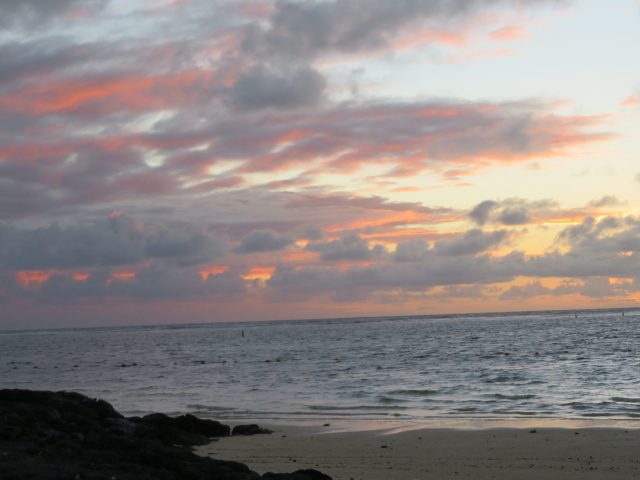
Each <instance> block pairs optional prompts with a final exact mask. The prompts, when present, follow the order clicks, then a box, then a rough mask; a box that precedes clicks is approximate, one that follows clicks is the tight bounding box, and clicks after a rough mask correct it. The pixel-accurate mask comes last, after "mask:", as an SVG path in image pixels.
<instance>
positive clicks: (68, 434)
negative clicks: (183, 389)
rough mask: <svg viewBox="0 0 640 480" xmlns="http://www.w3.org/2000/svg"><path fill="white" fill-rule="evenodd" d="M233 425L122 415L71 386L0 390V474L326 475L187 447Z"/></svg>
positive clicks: (103, 478)
mask: <svg viewBox="0 0 640 480" xmlns="http://www.w3.org/2000/svg"><path fill="white" fill-rule="evenodd" d="M227 435H229V427H228V426H226V425H222V424H220V423H218V422H214V421H212V420H203V419H199V418H197V417H194V416H193V415H183V416H180V417H176V418H171V417H168V416H166V415H163V414H153V415H147V416H146V417H143V418H125V417H124V416H122V415H121V414H120V413H118V412H117V411H116V410H115V409H114V408H113V407H112V406H111V405H110V404H109V403H107V402H105V401H103V400H96V399H91V398H88V397H85V396H84V395H80V394H78V393H71V392H42V391H41V392H38V391H29V390H0V478H1V479H2V480H23V479H29V480H50V479H59V480H67V479H68V480H74V479H86V480H109V479H112V478H116V479H118V480H156V479H159V480H212V479H216V480H260V479H261V478H271V479H278V480H327V479H329V478H330V477H327V476H326V475H323V474H321V473H320V472H316V471H315V470H300V471H298V472H294V473H279V474H270V475H271V476H263V477H261V476H260V475H259V474H257V473H256V472H253V471H251V470H249V468H248V467H247V466H246V465H243V464H241V463H237V462H228V461H223V460H214V459H212V458H208V457H200V456H198V455H196V454H195V453H193V452H192V451H191V450H190V449H189V448H186V447H184V446H180V445H193V444H195V443H194V442H195V441H196V440H197V441H198V442H202V441H208V439H209V438H211V437H217V436H227ZM177 444H180V445H177Z"/></svg>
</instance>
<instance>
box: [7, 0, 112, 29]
mask: <svg viewBox="0 0 640 480" xmlns="http://www.w3.org/2000/svg"><path fill="white" fill-rule="evenodd" d="M106 3H107V2H106V0H0V11H2V16H0V26H2V27H11V26H16V25H17V26H20V27H30V28H34V27H37V26H39V25H42V24H44V23H47V22H49V21H51V20H52V19H55V18H60V17H62V16H63V15H65V14H69V13H70V12H72V11H74V10H76V11H86V10H87V9H96V8H101V7H103V6H104V5H105V4H106Z"/></svg>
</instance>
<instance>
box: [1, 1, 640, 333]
mask: <svg viewBox="0 0 640 480" xmlns="http://www.w3.org/2000/svg"><path fill="white" fill-rule="evenodd" d="M27 3H28V5H27V6H25V8H24V9H15V11H14V12H13V11H12V12H9V13H8V14H5V13H3V17H4V18H3V19H2V20H0V25H1V26H2V28H3V29H4V31H5V33H6V34H5V35H3V36H2V37H1V38H2V39H1V40H0V50H1V51H2V52H3V53H2V58H5V59H8V62H6V64H5V67H4V68H3V69H2V71H1V72H0V79H1V80H2V82H0V83H1V86H0V123H1V124H2V128H1V129H0V305H2V315H1V316H0V317H1V318H0V328H6V329H8V328H22V327H24V328H31V327H35V326H40V327H49V326H65V325H89V324H92V322H93V321H92V320H91V319H90V318H91V315H90V312H91V311H93V310H95V311H99V310H100V309H102V308H103V307H104V306H105V305H108V306H109V315H111V316H112V317H109V318H106V317H105V315H104V314H103V315H100V316H99V317H96V318H99V320H96V322H97V323H96V324H98V323H99V324H104V323H113V324H121V323H153V322H157V321H161V322H165V321H169V320H171V319H170V317H169V314H168V313H166V316H164V313H163V312H169V311H170V309H164V308H163V305H172V309H175V311H180V312H181V315H180V319H173V320H175V321H184V322H209V321H211V322H215V321H230V320H267V319H295V318H320V317H336V316H366V315H377V314H384V315H392V314H398V315H408V314H409V315H410V314H434V313H442V312H458V311H460V312H463V311H465V312H472V311H503V310H527V309H533V310H539V309H540V310H541V309H555V308H569V309H573V308H583V307H593V308H598V307H628V306H637V305H638V303H639V302H640V293H638V292H639V291H640V277H639V272H640V255H639V253H640V210H639V209H640V166H639V164H638V161H639V160H640V135H639V134H638V125H640V60H638V58H637V55H634V54H633V53H632V52H633V51H634V49H635V48H636V47H637V45H640V29H639V28H637V25H638V23H637V22H638V20H639V17H640V9H639V7H638V3H637V1H634V0H620V1H617V2H613V3H611V2H601V1H597V0H573V1H565V2H561V1H555V0H536V1H531V2H518V1H511V0H505V1H500V2H493V1H486V2H485V1H478V2H458V1H444V2H426V1H425V2H412V3H411V5H412V6H411V7H410V8H409V7H407V8H406V9H404V10H402V11H400V10H395V9H394V7H393V5H394V2H393V1H391V0H371V3H366V2H365V3H363V4H360V2H359V1H358V0H336V1H325V0H318V1H310V0H291V1H279V0H265V1H259V2H258V1H249V0H246V1H245V0H238V1H233V2H230V1H213V2H199V1H191V0H183V1H160V0H158V1H147V0H133V1H132V2H129V3H127V4H126V5H124V4H120V3H119V2H112V1H86V2H85V1H76V0H65V1H59V2H56V8H44V7H42V6H40V4H39V3H38V2H27ZM58 4H59V5H58ZM436 4H437V5H438V6H437V8H436V6H434V5H436ZM311 26H313V28H311ZM630 52H631V53H630ZM596 66H597V67H596ZM49 306H52V310H51V312H50V314H48V315H45V316H43V314H42V313H43V311H47V310H46V309H47V308H48V307H49ZM53 307H55V308H53ZM88 312H89V313H88ZM159 312H160V313H159Z"/></svg>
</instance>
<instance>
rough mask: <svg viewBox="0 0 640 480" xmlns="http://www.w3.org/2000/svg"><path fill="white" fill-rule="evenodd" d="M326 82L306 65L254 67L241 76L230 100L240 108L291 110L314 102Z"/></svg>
mask: <svg viewBox="0 0 640 480" xmlns="http://www.w3.org/2000/svg"><path fill="white" fill-rule="evenodd" d="M325 87H326V81H325V79H324V77H323V76H322V75H321V74H320V73H318V72H317V71H316V70H314V69H312V68H309V67H301V68H294V69H290V70H284V71H282V70H280V71H274V70H269V69H266V68H264V67H261V68H254V69H253V70H251V71H250V72H249V73H247V74H245V75H243V76H241V77H240V78H239V79H238V81H237V82H236V84H235V85H234V86H233V88H232V90H231V103H232V105H233V107H234V108H236V109H237V110H240V111H253V110H262V109H266V108H278V109H290V108H299V107H309V106H314V105H317V104H318V103H319V102H320V100H321V99H322V95H323V92H324V89H325Z"/></svg>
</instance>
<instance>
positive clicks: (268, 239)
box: [234, 229, 294, 253]
mask: <svg viewBox="0 0 640 480" xmlns="http://www.w3.org/2000/svg"><path fill="white" fill-rule="evenodd" d="M293 241H294V240H293V239H292V238H291V237H287V236H284V235H280V234H278V233H277V232H274V231H273V230H270V229H266V230H255V231H253V232H251V233H249V234H248V235H245V236H244V237H242V239H241V240H240V244H239V245H238V246H237V247H236V248H235V249H234V251H235V252H236V253H257V252H274V251H277V250H282V249H283V248H286V247H288V246H289V245H291V244H292V243H293Z"/></svg>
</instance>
